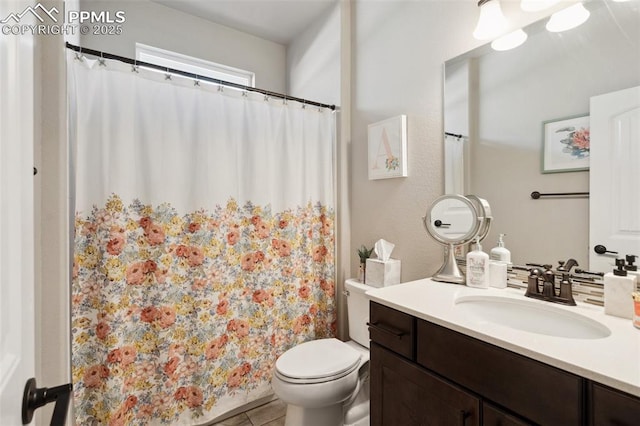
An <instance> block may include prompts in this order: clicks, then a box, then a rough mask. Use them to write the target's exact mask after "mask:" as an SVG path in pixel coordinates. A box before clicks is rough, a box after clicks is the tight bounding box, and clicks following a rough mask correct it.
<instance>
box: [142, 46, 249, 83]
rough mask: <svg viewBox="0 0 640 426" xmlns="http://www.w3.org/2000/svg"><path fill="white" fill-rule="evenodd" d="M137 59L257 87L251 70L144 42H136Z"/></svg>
mask: <svg viewBox="0 0 640 426" xmlns="http://www.w3.org/2000/svg"><path fill="white" fill-rule="evenodd" d="M136 59H137V60H138V61H142V62H149V63H152V64H156V65H160V66H163V67H167V68H173V69H176V70H180V71H186V72H189V73H193V74H197V75H201V76H204V77H211V78H215V79H217V80H223V81H228V82H231V83H236V84H241V85H243V86H248V87H255V77H256V76H255V73H253V72H251V71H246V70H243V69H240V68H234V67H229V66H227V65H222V64H218V63H215V62H211V61H206V60H204V59H200V58H195V57H193V56H187V55H183V54H181V53H177V52H172V51H170V50H165V49H160V48H158V47H153V46H148V45H146V44H142V43H136Z"/></svg>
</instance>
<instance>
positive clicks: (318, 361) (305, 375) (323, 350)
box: [276, 338, 361, 380]
mask: <svg viewBox="0 0 640 426" xmlns="http://www.w3.org/2000/svg"><path fill="white" fill-rule="evenodd" d="M360 357H361V354H360V353H358V351H356V350H355V349H353V348H352V347H350V346H349V345H347V344H345V343H343V342H341V341H340V340H338V339H333V338H332V339H320V340H312V341H310V342H305V343H302V344H300V345H298V346H295V347H293V348H291V349H289V350H288V351H286V352H285V353H284V354H282V356H281V357H280V358H278V360H277V361H276V370H277V372H278V373H280V374H281V375H283V376H287V377H291V378H295V379H305V380H309V379H321V378H328V377H333V376H337V375H341V374H342V373H345V372H347V371H350V370H353V369H354V368H355V367H356V366H357V365H358V364H359V363H360Z"/></svg>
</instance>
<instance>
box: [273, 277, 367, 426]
mask: <svg viewBox="0 0 640 426" xmlns="http://www.w3.org/2000/svg"><path fill="white" fill-rule="evenodd" d="M345 289H346V295H347V312H348V315H349V335H350V336H351V339H352V340H350V341H348V342H342V341H340V340H338V339H319V340H312V341H310V342H305V343H302V344H300V345H298V346H296V347H293V348H291V349H289V350H288V351H286V352H285V353H284V354H282V356H280V358H278V360H277V361H276V366H275V369H274V372H273V379H272V382H271V385H272V387H273V391H274V392H275V394H276V396H278V398H280V399H281V400H282V401H283V402H285V403H286V404H287V417H286V421H285V426H343V425H344V426H368V425H369V330H368V327H367V322H368V321H369V300H368V299H367V297H366V296H365V294H364V293H365V292H366V291H367V290H369V289H371V287H370V286H367V285H365V284H362V283H359V282H357V281H355V280H347V281H346V283H345Z"/></svg>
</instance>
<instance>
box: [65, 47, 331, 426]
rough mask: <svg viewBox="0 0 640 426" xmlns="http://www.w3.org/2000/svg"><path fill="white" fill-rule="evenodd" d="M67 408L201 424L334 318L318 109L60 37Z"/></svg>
mask: <svg viewBox="0 0 640 426" xmlns="http://www.w3.org/2000/svg"><path fill="white" fill-rule="evenodd" d="M67 63H68V90H69V109H70V111H69V120H70V122H69V133H70V141H71V154H70V155H71V164H72V166H71V167H72V179H71V180H72V185H75V188H74V193H75V206H76V208H75V235H74V243H73V251H74V253H73V259H74V263H73V280H72V298H73V299H72V325H71V326H72V374H73V381H74V400H75V402H74V405H75V420H76V423H77V424H79V425H91V424H109V425H125V424H126V425H132V424H141V425H142V424H144V425H148V424H203V423H205V422H207V421H208V420H211V419H213V418H214V417H217V416H218V415H220V414H223V413H225V412H227V411H229V410H231V409H233V408H236V407H238V406H241V405H244V404H246V403H247V402H249V401H252V400H255V399H257V398H260V397H263V396H266V395H269V394H270V393H271V387H270V378H271V372H272V368H273V365H274V363H275V360H276V359H277V357H278V356H279V355H280V354H282V353H283V352H284V351H285V350H287V349H288V348H290V347H292V346H294V345H296V344H298V343H300V342H303V341H306V340H311V339H316V338H322V337H330V336H334V335H335V332H336V330H335V321H336V304H335V295H334V288H335V285H334V232H335V228H334V178H333V174H334V167H333V164H334V158H333V157H334V144H335V143H334V142H335V141H334V139H335V117H334V114H333V113H332V111H330V110H328V109H318V108H315V107H313V108H312V107H310V106H308V105H304V104H300V103H297V102H283V101H282V100H279V99H269V98H266V97H264V95H256V94H254V93H246V92H242V91H238V90H233V89H229V88H223V87H218V86H217V85H212V84H208V83H204V82H198V81H195V80H192V79H188V78H184V77H178V76H175V75H173V76H170V75H165V74H164V73H159V72H156V71H151V70H145V69H142V68H137V67H135V66H133V67H132V66H131V65H127V64H125V63H122V62H118V61H110V60H102V59H100V60H97V61H92V60H89V59H87V58H83V57H79V56H78V55H77V54H75V53H72V52H69V53H68V59H67Z"/></svg>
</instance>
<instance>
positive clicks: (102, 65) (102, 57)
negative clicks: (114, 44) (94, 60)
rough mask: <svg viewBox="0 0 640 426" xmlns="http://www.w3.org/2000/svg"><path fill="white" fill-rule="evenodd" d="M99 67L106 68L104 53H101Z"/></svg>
mask: <svg viewBox="0 0 640 426" xmlns="http://www.w3.org/2000/svg"><path fill="white" fill-rule="evenodd" d="M98 65H100V66H101V67H106V66H107V64H106V63H105V60H104V53H102V52H100V59H98Z"/></svg>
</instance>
